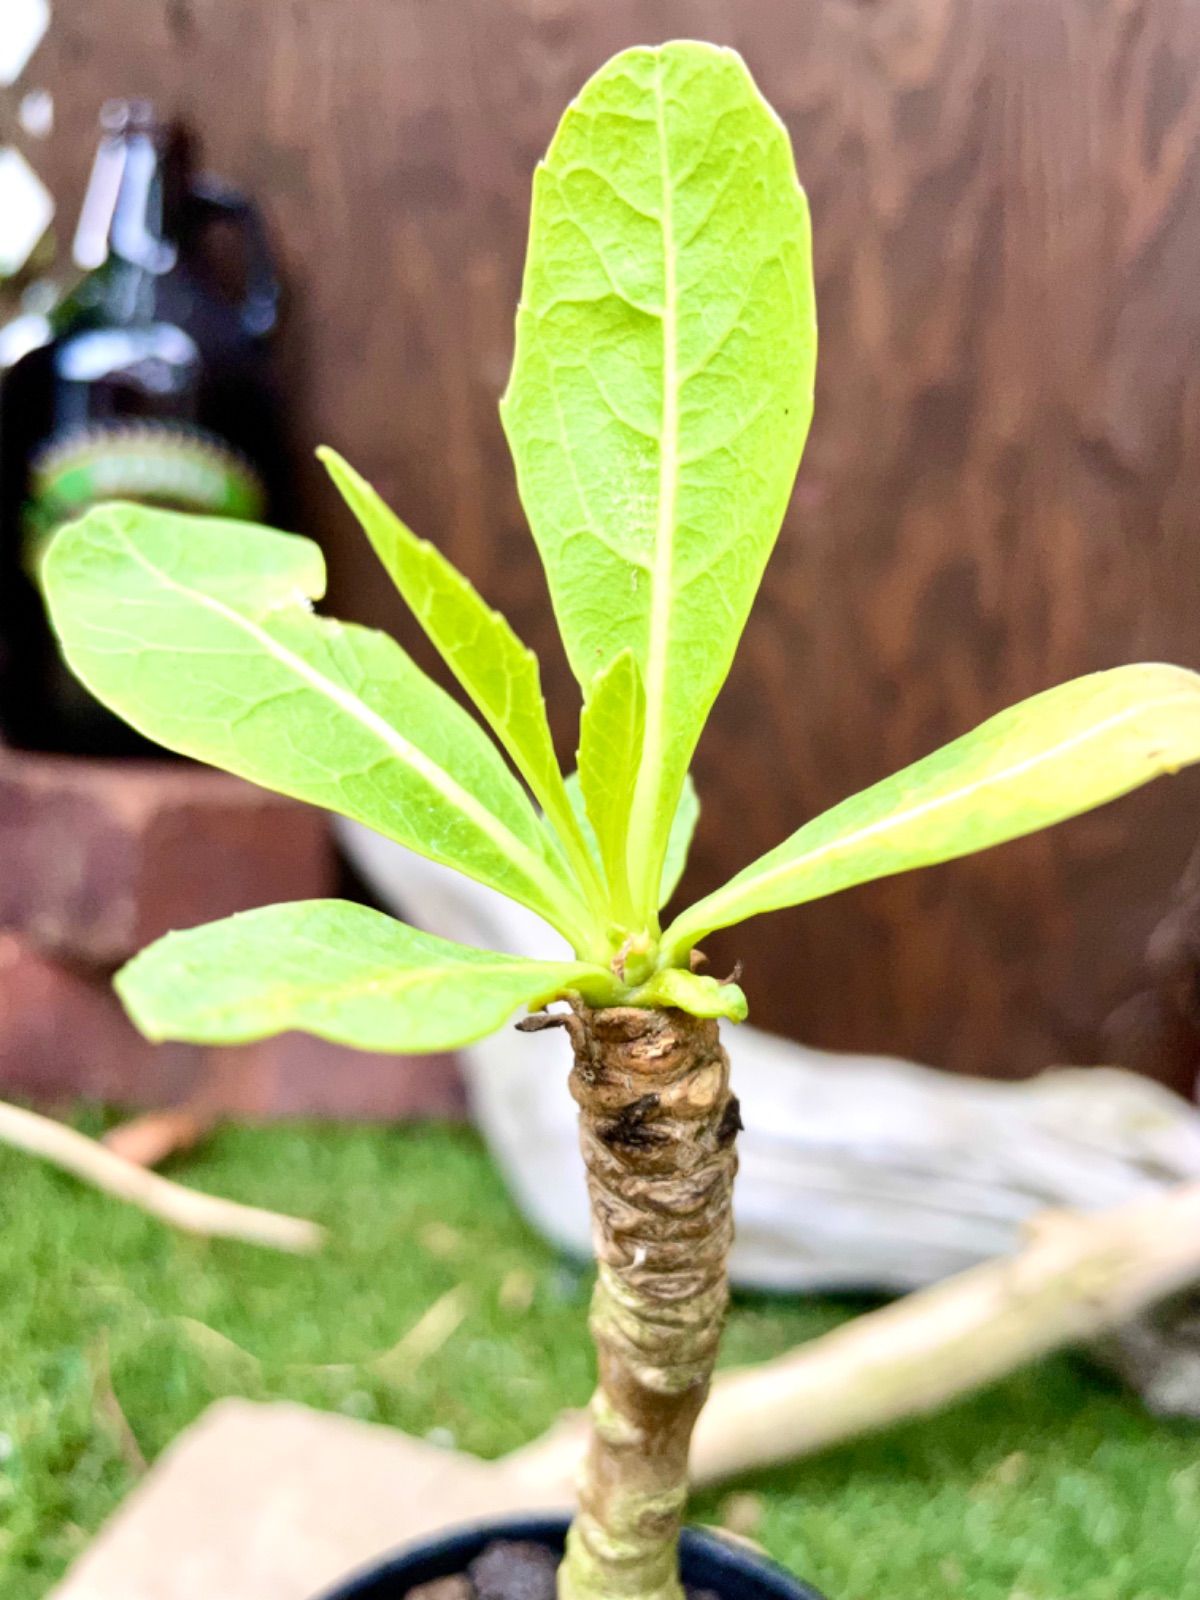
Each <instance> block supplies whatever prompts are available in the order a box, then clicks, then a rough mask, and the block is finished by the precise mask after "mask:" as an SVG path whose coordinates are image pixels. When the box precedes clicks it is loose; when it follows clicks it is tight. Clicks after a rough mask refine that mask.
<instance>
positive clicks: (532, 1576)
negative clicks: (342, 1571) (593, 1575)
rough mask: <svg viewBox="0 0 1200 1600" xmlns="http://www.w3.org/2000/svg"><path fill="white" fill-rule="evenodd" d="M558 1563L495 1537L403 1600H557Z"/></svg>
mask: <svg viewBox="0 0 1200 1600" xmlns="http://www.w3.org/2000/svg"><path fill="white" fill-rule="evenodd" d="M558 1562H559V1557H558V1556H557V1555H556V1554H555V1552H554V1551H553V1550H550V1549H548V1548H547V1547H546V1546H545V1545H544V1544H532V1543H530V1542H529V1541H528V1540H524V1539H496V1540H494V1541H493V1543H491V1544H489V1545H487V1546H485V1548H484V1549H483V1551H482V1552H481V1553H480V1554H479V1555H477V1556H476V1557H475V1559H474V1561H472V1563H471V1565H470V1566H469V1567H468V1568H467V1570H466V1571H465V1572H459V1573H456V1574H455V1575H454V1576H453V1577H451V1578H434V1579H433V1581H432V1582H431V1583H419V1584H417V1586H416V1587H415V1588H413V1589H410V1590H409V1591H408V1594H407V1595H406V1597H405V1600H557V1575H558ZM686 1592H687V1600H719V1596H717V1595H716V1594H714V1593H713V1591H712V1590H711V1589H692V1588H689V1589H688V1590H687V1591H686Z"/></svg>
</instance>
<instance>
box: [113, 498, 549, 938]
mask: <svg viewBox="0 0 1200 1600" xmlns="http://www.w3.org/2000/svg"><path fill="white" fill-rule="evenodd" d="M117 537H118V538H119V539H120V540H121V541H122V542H123V544H124V545H125V547H126V549H127V551H128V552H129V554H130V556H131V557H132V559H133V560H134V562H135V563H136V564H137V565H138V566H140V567H142V568H143V570H144V571H146V572H148V573H150V575H151V576H152V577H153V578H154V579H155V580H156V581H157V582H159V583H161V584H162V585H163V586H164V587H165V588H167V589H169V590H171V591H172V592H173V593H175V594H178V595H182V596H183V597H184V598H185V599H188V600H192V601H194V602H196V603H197V604H199V605H200V606H202V607H204V608H205V609H206V610H208V611H211V612H212V613H213V614H214V615H215V616H219V617H221V618H222V620H223V621H225V622H228V623H231V624H232V625H233V626H234V627H235V628H240V629H241V630H242V631H243V632H244V633H246V634H247V635H248V636H249V637H250V638H252V639H254V640H255V641H256V642H257V643H258V644H259V645H260V646H261V647H262V648H263V649H264V650H265V651H266V652H267V654H268V655H270V656H273V657H274V658H275V659H276V660H277V661H280V662H282V663H283V664H284V665H285V666H286V667H288V668H290V669H291V670H292V671H293V672H295V673H296V674H297V676H298V677H300V678H302V679H303V680H304V681H305V682H306V683H308V684H309V685H310V687H312V688H313V689H315V690H316V691H317V693H318V694H322V695H325V696H326V697H327V698H328V699H330V700H332V701H333V703H334V704H335V705H336V706H338V707H339V708H340V709H341V710H342V711H343V712H344V713H345V714H346V715H347V716H348V717H350V719H351V720H352V721H355V722H357V723H359V725H360V726H362V727H364V728H366V729H368V731H369V732H371V733H372V734H374V736H375V737H376V738H377V739H379V740H380V742H381V743H383V744H384V745H385V746H386V747H387V748H388V749H390V750H391V751H393V753H394V754H395V755H396V756H397V757H398V758H399V759H400V760H401V761H402V762H405V763H407V764H408V765H409V766H410V767H412V768H414V769H415V770H416V771H417V772H418V773H419V774H420V776H421V777H422V778H424V779H425V781H426V782H427V783H428V784H429V785H430V787H431V788H433V789H434V790H435V791H436V792H437V793H439V794H440V795H442V796H443V798H444V799H445V800H446V802H447V804H448V805H450V806H453V807H455V808H457V809H458V810H459V811H460V812H462V813H463V814H464V815H465V816H467V817H468V818H469V819H470V821H471V822H473V823H474V824H475V826H476V827H477V828H478V829H479V830H480V832H481V833H482V834H483V835H484V836H485V837H486V838H488V839H490V840H491V842H492V843H493V845H494V846H495V847H496V848H497V849H499V850H500V852H501V853H502V854H503V855H506V856H508V857H509V858H510V859H511V860H512V861H513V864H514V865H515V866H516V867H517V868H518V870H519V871H521V872H523V873H524V875H525V877H526V878H527V879H528V881H529V882H531V883H532V884H534V885H535V886H536V887H537V888H538V889H539V890H540V891H541V892H542V893H543V894H546V893H547V891H549V893H548V901H549V907H548V908H554V907H556V906H559V905H561V903H562V901H561V896H562V886H561V885H559V883H558V881H557V879H555V878H552V877H550V876H549V875H548V874H546V873H545V872H544V870H543V866H542V863H541V861H540V860H539V859H538V857H537V856H536V855H534V853H533V851H532V850H530V849H529V848H528V846H526V845H525V844H524V843H523V842H522V841H521V840H520V839H518V838H517V836H516V835H515V834H514V833H513V832H512V831H511V830H510V829H509V828H508V826H507V825H506V824H505V823H503V822H502V821H501V820H500V818H499V817H497V816H496V815H495V813H494V812H492V811H490V810H489V809H488V808H487V807H486V806H485V805H483V803H482V802H481V801H479V800H477V799H476V798H475V796H474V795H472V794H471V793H470V792H469V791H468V790H466V789H464V788H463V787H462V786H461V784H459V783H458V782H457V780H456V779H454V778H453V777H452V776H451V775H450V774H449V773H448V772H446V771H445V770H444V769H443V768H442V767H439V766H438V765H437V763H436V762H435V761H433V760H432V759H431V758H430V757H429V756H427V755H425V753H424V752H423V751H421V750H419V749H418V748H417V747H416V746H415V745H413V744H410V743H409V741H408V740H407V739H406V738H405V737H404V735H403V734H402V733H400V731H399V730H398V729H397V728H394V727H393V726H392V724H391V723H390V722H388V721H387V719H386V718H385V717H382V716H380V715H379V713H378V712H377V711H374V710H372V708H371V707H370V706H368V705H367V704H366V703H365V702H364V701H362V700H360V699H359V698H358V696H357V695H354V694H351V693H349V692H348V691H347V690H344V689H342V688H340V687H339V686H338V685H337V684H336V683H334V682H333V681H332V680H331V679H330V678H327V677H326V676H325V675H324V674H323V673H321V672H319V671H318V670H317V669H316V667H314V666H312V665H311V664H310V663H309V662H307V661H305V660H304V658H303V656H299V655H297V654H296V653H295V652H294V651H292V650H289V649H288V647H287V646H286V645H285V644H282V643H281V642H280V641H279V640H278V639H276V638H274V637H273V636H272V635H271V634H270V633H268V632H267V630H266V629H265V628H262V627H260V626H259V625H258V623H256V622H254V621H253V620H252V619H251V618H250V617H248V616H246V614H245V613H244V612H241V611H238V610H236V609H235V608H234V607H232V606H227V605H226V604H225V603H224V602H223V601H221V600H218V599H216V598H215V597H214V596H213V595H208V594H205V593H204V591H203V590H201V589H193V588H189V587H188V586H187V585H186V584H182V583H179V582H177V581H176V580H175V579H174V578H172V577H171V576H170V574H169V573H166V572H164V571H163V569H162V568H161V567H159V566H156V565H155V563H154V562H153V561H150V560H149V559H148V558H147V557H146V556H145V555H144V554H143V553H142V551H140V550H139V549H138V547H137V545H136V544H135V543H134V542H133V540H132V539H131V538H130V537H129V535H128V534H127V533H124V532H122V531H120V530H118V531H117ZM450 864H451V865H455V863H453V862H452V863H450Z"/></svg>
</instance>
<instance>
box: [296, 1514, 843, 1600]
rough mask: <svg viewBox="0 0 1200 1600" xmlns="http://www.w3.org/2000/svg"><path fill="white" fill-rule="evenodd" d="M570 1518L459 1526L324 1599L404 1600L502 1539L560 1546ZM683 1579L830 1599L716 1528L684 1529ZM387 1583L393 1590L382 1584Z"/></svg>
mask: <svg viewBox="0 0 1200 1600" xmlns="http://www.w3.org/2000/svg"><path fill="white" fill-rule="evenodd" d="M570 1521H571V1519H570V1517H569V1516H567V1515H566V1514H565V1513H562V1514H559V1515H552V1514H545V1515H541V1516H536V1515H535V1516H529V1515H525V1514H519V1515H515V1516H511V1517H495V1518H482V1519H475V1520H472V1521H469V1522H464V1523H456V1524H452V1525H451V1526H449V1527H447V1528H444V1529H442V1530H441V1531H439V1532H437V1533H433V1534H430V1535H428V1536H427V1537H426V1538H423V1539H419V1540H416V1541H415V1542H414V1543H412V1544H409V1545H405V1546H402V1547H401V1548H400V1549H398V1550H396V1551H394V1552H392V1553H391V1554H388V1555H384V1556H381V1557H379V1558H378V1559H377V1560H375V1561H372V1562H369V1563H368V1564H366V1565H365V1566H362V1567H360V1568H358V1570H357V1571H355V1572H352V1573H350V1574H348V1575H347V1576H346V1577H345V1578H343V1579H341V1580H340V1582H339V1584H338V1585H337V1586H336V1587H335V1588H333V1589H330V1590H327V1591H325V1592H324V1593H323V1594H322V1595H321V1596H320V1597H319V1600H401V1597H402V1596H403V1595H404V1594H405V1592H406V1591H407V1590H408V1589H411V1588H414V1587H416V1585H418V1584H422V1583H430V1582H432V1581H433V1580H434V1579H436V1578H447V1577H452V1576H455V1575H457V1574H458V1573H461V1572H463V1571H465V1569H466V1567H467V1566H468V1565H469V1564H470V1562H472V1561H473V1560H474V1559H475V1557H476V1556H477V1555H478V1554H479V1553H480V1551H481V1550H482V1549H483V1548H484V1546H485V1545H488V1544H490V1543H492V1541H493V1540H496V1539H505V1540H513V1541H518V1540H521V1541H527V1542H529V1543H533V1544H544V1545H548V1546H549V1547H550V1548H551V1549H552V1550H555V1551H561V1550H562V1548H563V1542H564V1540H565V1538H566V1532H567V1528H568V1527H569V1525H570ZM680 1568H681V1570H682V1573H683V1580H684V1582H685V1583H686V1584H688V1585H689V1586H690V1587H692V1588H696V1589H711V1590H714V1591H715V1592H716V1593H717V1595H718V1596H719V1597H720V1600H825V1597H824V1596H823V1595H822V1594H820V1593H819V1592H818V1591H817V1590H816V1589H814V1588H813V1587H812V1585H811V1584H808V1583H805V1582H804V1581H803V1580H802V1579H800V1578H796V1577H793V1575H792V1574H791V1573H790V1572H789V1571H788V1570H787V1569H786V1567H781V1566H780V1565H779V1563H778V1562H777V1561H773V1560H772V1559H771V1558H770V1557H769V1556H766V1555H763V1554H760V1553H759V1552H758V1551H757V1550H755V1549H754V1548H753V1547H752V1546H750V1545H748V1544H744V1543H742V1542H741V1541H735V1540H733V1539H730V1538H727V1537H724V1536H723V1535H722V1534H721V1533H720V1532H719V1531H718V1530H716V1529H712V1528H697V1527H685V1528H684V1530H683V1535H682V1538H681V1540H680ZM384 1584H387V1585H389V1587H387V1588H386V1589H385V1588H383V1587H381V1585H384Z"/></svg>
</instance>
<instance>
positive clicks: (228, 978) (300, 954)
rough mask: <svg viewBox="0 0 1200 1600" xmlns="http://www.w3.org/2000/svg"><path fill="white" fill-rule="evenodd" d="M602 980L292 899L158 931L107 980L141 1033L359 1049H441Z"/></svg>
mask: <svg viewBox="0 0 1200 1600" xmlns="http://www.w3.org/2000/svg"><path fill="white" fill-rule="evenodd" d="M614 988H615V980H614V979H613V977H612V974H611V973H607V972H605V971H604V969H603V968H600V967H593V966H590V965H588V964H587V963H584V962H567V961H529V960H525V959H524V958H521V957H518V956H506V955H499V954H497V953H496V952H494V951H491V950H475V949H472V948H470V947H469V946H467V945H461V944H454V943H452V942H451V941H450V940H449V939H439V938H436V937H435V936H434V935H433V934H430V933H421V932H419V931H418V930H417V929H416V928H410V927H408V926H407V925H406V924H404V923H402V922H396V921H394V920H393V919H392V918H391V917H388V916H385V915H384V914H383V912H381V911H372V910H370V909H368V907H366V906H360V905H353V904H351V903H350V902H348V901H344V900H302V901H298V902H296V903H295V904H292V905H279V906H266V907H264V908H263V909H262V910H259V911H244V912H241V913H240V914H239V915H238V916H235V917H229V918H227V919H226V920H225V921H223V922H210V923H208V924H207V925H206V926H204V927H201V928H191V929H189V930H187V931H186V932H184V933H169V934H167V936H166V937H165V938H163V939H159V940H158V941H157V942H156V943H155V944H152V945H150V946H149V948H148V949H146V950H143V951H142V952H141V954H140V955H137V956H135V957H134V958H133V960H132V961H131V962H129V964H128V965H127V966H126V967H124V968H123V969H122V971H121V972H120V973H118V975H117V990H118V992H119V994H120V996H121V999H122V1000H123V1001H124V1003H125V1006H126V1008H127V1009H128V1011H129V1014H130V1016H131V1017H132V1018H133V1020H134V1022H135V1023H136V1024H137V1026H138V1027H139V1028H140V1029H141V1031H142V1032H143V1033H144V1034H145V1035H146V1036H147V1037H148V1038H150V1039H182V1040H188V1041H191V1042H192V1043H195V1044H240V1043H244V1042H245V1041H247V1040H251V1039H263V1038H266V1037H267V1036H268V1035H270V1034H274V1033H282V1032H285V1031H286V1030H288V1029H290V1028H298V1029H301V1030H303V1031H304V1032H306V1033H315V1034H317V1035H319V1036H320V1037H321V1038H323V1039H332V1040H334V1041H336V1042H337V1043H338V1044H347V1045H354V1046H356V1047H357V1048H358V1049H361V1050H396V1051H408V1052H411V1051H421V1050H453V1049H456V1048H457V1047H458V1046H459V1045H464V1044H469V1043H470V1042H471V1041H472V1040H474V1039H479V1038H482V1037H483V1035H484V1034H487V1033H491V1032H493V1031H494V1030H495V1029H496V1028H498V1027H500V1026H501V1024H502V1023H503V1022H504V1021H505V1020H506V1018H508V1017H509V1016H510V1015H511V1014H512V1013H513V1011H515V1010H516V1009H517V1008H518V1007H519V1006H538V1005H542V1004H544V1003H545V1002H547V1001H549V1000H552V999H554V998H556V997H557V996H558V995H560V994H562V993H564V992H566V991H568V990H579V991H583V990H586V991H587V992H588V994H589V995H591V996H592V997H593V999H594V1000H595V1001H596V1002H597V1003H600V1004H603V1003H605V1002H606V1001H607V1000H608V999H610V998H611V994H612V992H613V991H614Z"/></svg>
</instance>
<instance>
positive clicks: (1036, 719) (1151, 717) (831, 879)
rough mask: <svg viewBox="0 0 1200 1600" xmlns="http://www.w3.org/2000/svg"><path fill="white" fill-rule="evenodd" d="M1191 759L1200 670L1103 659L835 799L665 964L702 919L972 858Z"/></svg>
mask: <svg viewBox="0 0 1200 1600" xmlns="http://www.w3.org/2000/svg"><path fill="white" fill-rule="evenodd" d="M1197 760H1200V675H1197V674H1196V673H1194V672H1186V671H1184V670H1183V668H1181V667H1170V666H1159V665H1144V666H1133V667H1115V668H1113V669H1112V670H1111V671H1109V672H1097V673H1093V674H1092V675H1091V676H1089V677H1086V678H1076V679H1075V680H1074V681H1073V682H1071V683H1064V684H1060V685H1059V687H1058V688H1056V689H1048V690H1047V691H1046V692H1045V693H1043V694H1038V695H1034V696H1033V698H1032V699H1031V700H1024V701H1022V702H1021V703H1020V704H1019V705H1016V706H1012V707H1010V708H1009V709H1008V710H1007V711H1002V712H1001V713H1000V714H999V716H995V717H992V718H991V719H990V720H989V721H987V722H984V723H982V724H981V725H980V726H979V727H978V728H976V729H975V730H974V732H972V733H968V734H965V735H964V736H963V737H962V738H961V739H956V740H955V741H954V742H953V743H952V744H948V745H946V746H945V748H944V749H942V750H938V751H936V752H935V753H934V754H933V755H930V756H926V757H925V759H924V760H923V761H918V762H916V763H915V764H914V765H913V766H911V767H906V768H905V769H904V770H903V771H902V772H898V773H896V774H895V775H894V776H893V777H890V778H885V779H884V780H883V782H882V783H877V784H875V785H874V786H873V787H872V788H870V789H865V790H863V792H862V793H861V794H857V795H854V796H853V797H852V798H851V799H849V800H844V801H843V802H842V804H841V805H837V806H834V808H833V809H832V811H827V812H825V813H824V815H823V816H820V817H817V818H816V819H815V820H814V821H812V822H809V823H807V824H806V825H805V826H804V827H803V828H801V829H799V831H798V832H796V833H794V834H792V836H791V838H790V839H786V840H785V841H784V842H783V844H781V845H779V846H777V847H776V848H775V849H774V850H771V851H769V852H768V854H767V855H765V856H761V857H760V858H759V860H757V861H755V862H753V863H752V865H750V866H748V867H746V868H745V870H744V871H742V872H739V873H738V875H737V877H736V878H733V879H731V880H730V882H729V883H727V884H726V885H725V887H724V888H723V889H718V890H717V891H716V893H715V894H711V895H709V896H708V898H707V899H705V900H700V901H698V902H697V904H696V905H694V906H691V907H690V908H689V909H688V910H687V911H685V912H684V913H683V915H682V916H681V917H679V918H678V919H677V920H676V921H675V923H674V924H673V925H672V926H671V927H670V928H669V929H668V930H667V932H666V934H665V935H664V939H663V943H664V946H665V947H666V948H667V949H668V950H669V951H670V952H671V953H672V955H673V956H674V958H675V959H676V960H684V959H686V954H687V951H688V950H689V949H690V948H691V946H692V945H693V944H695V943H696V941H697V940H699V939H702V938H704V936H705V935H706V934H708V933H710V932H711V931H712V930H713V929H714V928H724V927H728V926H729V925H730V924H731V923H734V922H742V921H744V920H745V919H746V918H747V917H752V916H756V915H757V914H758V913H759V912H760V911H773V910H776V909H777V908H779V907H780V906H793V905H800V904H802V903H803V902H804V901H807V900H816V899H819V898H820V897H821V896H823V895H830V894H836V893H837V892H838V890H839V889H848V888H850V887H851V886H852V885H853V884H856V883H865V882H867V881H868V880H869V879H871V878H884V877H888V876H889V875H890V874H892V873H896V872H906V871H908V870H909V868H910V867H925V866H930V865H932V864H933V863H934V862H938V861H949V860H952V859H953V858H954V857H955V856H965V855H970V854H971V853H972V852H974V851H976V850H984V849H986V848H987V847H988V846H989V845H994V844H1001V843H1003V842H1004V840H1006V839H1016V838H1018V837H1019V836H1020V835H1021V834H1025V833H1033V832H1035V831H1036V830H1037V829H1039V828H1044V827H1047V826H1048V825H1049V824H1050V823H1053V822H1061V821H1062V820H1063V819H1064V818H1066V817H1073V816H1076V815H1077V814H1078V813H1079V812H1081V811H1087V810H1090V809H1091V807H1093V806H1098V805H1102V804H1103V803H1104V802H1105V801H1106V800H1113V799H1116V797H1117V796H1118V795H1122V794H1126V793H1127V792H1128V791H1129V790H1130V789H1136V788H1137V787H1138V785H1139V784H1143V783H1147V782H1149V780H1150V779H1151V778H1155V777H1158V776H1159V774H1160V773H1164V772H1176V771H1178V769H1179V768H1180V767H1183V766H1187V765H1188V764H1189V763H1190V762H1193V761H1197Z"/></svg>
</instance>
